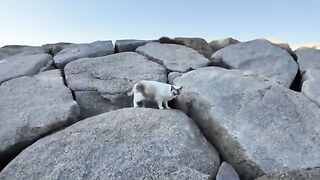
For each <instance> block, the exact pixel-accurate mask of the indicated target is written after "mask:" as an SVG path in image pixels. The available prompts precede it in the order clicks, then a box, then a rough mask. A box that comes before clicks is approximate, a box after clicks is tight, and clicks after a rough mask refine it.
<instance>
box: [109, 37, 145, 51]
mask: <svg viewBox="0 0 320 180" xmlns="http://www.w3.org/2000/svg"><path fill="white" fill-rule="evenodd" d="M149 42H151V40H137V39H122V40H117V41H116V42H115V52H134V51H135V50H136V49H137V48H138V47H140V46H144V45H145V44H147V43H149Z"/></svg>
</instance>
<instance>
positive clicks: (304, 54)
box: [295, 48, 320, 74]
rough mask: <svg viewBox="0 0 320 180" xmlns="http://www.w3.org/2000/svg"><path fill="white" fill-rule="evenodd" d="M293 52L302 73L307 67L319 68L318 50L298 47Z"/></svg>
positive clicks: (319, 51) (319, 52)
mask: <svg viewBox="0 0 320 180" xmlns="http://www.w3.org/2000/svg"><path fill="white" fill-rule="evenodd" d="M295 53H296V55H297V58H298V60H297V61H298V64H299V68H300V71H301V73H302V74H303V73H304V72H305V71H307V70H308V69H320V50H317V49H312V48H300V49H297V50H296V51H295Z"/></svg>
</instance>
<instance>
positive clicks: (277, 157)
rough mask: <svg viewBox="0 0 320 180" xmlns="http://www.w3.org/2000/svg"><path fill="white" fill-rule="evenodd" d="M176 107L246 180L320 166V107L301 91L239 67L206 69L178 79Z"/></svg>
mask: <svg viewBox="0 0 320 180" xmlns="http://www.w3.org/2000/svg"><path fill="white" fill-rule="evenodd" d="M174 84H176V85H179V86H182V87H183V90H182V91H181V94H180V96H178V98H177V100H176V107H177V108H179V109H181V110H183V111H184V112H185V113H186V114H187V115H188V116H189V117H191V118H192V119H193V120H195V121H196V122H197V124H198V125H199V126H200V128H201V129H202V132H203V133H204V134H205V136H206V137H207V139H208V140H209V141H210V142H211V143H212V144H213V145H214V146H215V147H216V148H217V150H218V151H219V152H220V153H221V157H222V158H223V159H224V160H226V161H227V162H228V163H230V164H231V165H232V166H233V167H234V168H235V169H236V170H237V172H238V173H239V175H240V176H241V177H243V178H244V179H254V178H257V177H260V176H262V175H265V174H272V173H288V172H292V175H291V178H294V177H297V176H298V174H299V173H300V172H304V171H306V170H307V169H309V170H310V169H311V170H312V169H317V167H319V166H320V153H319V151H320V124H319V123H318V122H319V121H320V109H319V108H318V107H317V106H316V105H315V104H314V103H312V102H311V101H310V100H308V99H307V98H306V97H304V96H303V95H302V94H301V93H298V92H295V91H291V90H290V89H287V88H286V87H283V86H282V85H278V84H276V83H273V82H272V81H270V80H269V79H267V78H262V77H257V76H251V75H244V74H243V72H241V71H239V70H226V69H222V68H218V67H207V68H201V69H198V70H194V71H191V72H188V73H186V74H184V75H182V76H181V77H178V78H176V79H175V80H174Z"/></svg>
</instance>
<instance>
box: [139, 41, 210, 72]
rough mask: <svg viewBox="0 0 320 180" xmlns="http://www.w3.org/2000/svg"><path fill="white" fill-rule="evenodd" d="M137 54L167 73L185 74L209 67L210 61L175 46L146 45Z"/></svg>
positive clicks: (184, 48) (189, 50)
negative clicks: (159, 66)
mask: <svg viewBox="0 0 320 180" xmlns="http://www.w3.org/2000/svg"><path fill="white" fill-rule="evenodd" d="M136 51H137V52H138V53H140V54H142V55H145V56H146V57H148V58H149V59H151V60H153V61H155V62H158V63H160V64H162V65H163V66H164V67H166V68H167V69H168V70H169V71H177V72H186V71H188V70H190V69H197V68H201V67H205V66H207V65H209V63H210V61H209V60H208V59H207V58H205V57H203V56H202V55H201V54H199V53H198V52H197V51H196V50H194V49H191V48H189V47H185V46H182V45H177V44H160V43H156V42H151V43H148V44H146V45H144V46H141V47H139V48H137V50H136Z"/></svg>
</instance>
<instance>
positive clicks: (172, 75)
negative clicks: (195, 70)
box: [168, 72, 183, 84]
mask: <svg viewBox="0 0 320 180" xmlns="http://www.w3.org/2000/svg"><path fill="white" fill-rule="evenodd" d="M182 74H183V73H180V72H171V73H169V74H168V82H169V84H173V80H174V79H175V78H177V77H180V76H182Z"/></svg>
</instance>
